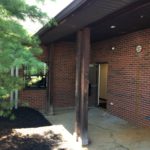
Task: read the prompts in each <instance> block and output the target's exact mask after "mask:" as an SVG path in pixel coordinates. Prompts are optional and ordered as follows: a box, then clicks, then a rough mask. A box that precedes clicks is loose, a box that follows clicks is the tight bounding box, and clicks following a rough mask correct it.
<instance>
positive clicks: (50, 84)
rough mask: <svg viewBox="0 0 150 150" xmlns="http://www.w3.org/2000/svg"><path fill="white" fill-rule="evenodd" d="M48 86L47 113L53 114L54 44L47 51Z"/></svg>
mask: <svg viewBox="0 0 150 150" xmlns="http://www.w3.org/2000/svg"><path fill="white" fill-rule="evenodd" d="M48 52H49V53H48V87H47V113H49V114H51V115H53V114H54V105H53V74H52V70H53V53H54V45H53V44H51V46H50V48H49V51H48Z"/></svg>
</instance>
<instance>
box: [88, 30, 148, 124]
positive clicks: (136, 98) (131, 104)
mask: <svg viewBox="0 0 150 150" xmlns="http://www.w3.org/2000/svg"><path fill="white" fill-rule="evenodd" d="M137 45H141V46H142V47H143V49H142V52H141V53H139V54H137V53H136V46H137ZM112 47H115V50H112ZM91 55H92V58H91V63H100V62H108V65H109V70H108V89H107V95H108V111H110V112H111V113H112V114H114V115H116V116H119V117H121V118H123V119H126V120H128V121H130V122H133V123H136V124H138V125H141V126H149V127H150V121H148V120H146V119H145V117H146V116H150V29H146V30H143V31H138V32H135V33H131V34H127V35H124V36H120V37H117V38H112V39H110V40H106V41H102V42H97V43H95V44H93V45H92V53H91ZM111 103H113V105H111Z"/></svg>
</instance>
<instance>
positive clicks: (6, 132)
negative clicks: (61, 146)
mask: <svg viewBox="0 0 150 150" xmlns="http://www.w3.org/2000/svg"><path fill="white" fill-rule="evenodd" d="M13 113H14V114H15V116H16V119H15V120H13V121H11V120H9V119H7V118H2V117H0V150H51V149H52V148H53V147H54V146H56V145H57V144H58V143H59V142H60V141H61V136H60V135H56V134H54V133H53V132H51V131H50V132H49V138H45V137H43V136H41V135H38V133H37V134H36V135H32V136H29V135H26V136H23V135H21V134H20V133H17V132H16V131H13V130H12V129H15V128H35V127H42V126H50V125H51V124H50V123H49V122H48V121H47V120H46V119H45V118H44V117H43V115H42V114H41V113H40V112H38V111H36V110H34V109H32V108H28V107H20V108H18V109H17V110H13Z"/></svg>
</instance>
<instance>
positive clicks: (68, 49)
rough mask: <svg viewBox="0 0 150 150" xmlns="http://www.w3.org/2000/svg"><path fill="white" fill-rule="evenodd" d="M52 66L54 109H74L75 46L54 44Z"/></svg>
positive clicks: (63, 43)
mask: <svg viewBox="0 0 150 150" xmlns="http://www.w3.org/2000/svg"><path fill="white" fill-rule="evenodd" d="M52 66H53V67H52V78H53V86H52V87H53V88H52V90H53V91H52V93H53V94H52V95H53V102H54V107H74V106H75V93H74V91H75V44H74V43H69V42H68V43H67V42H61V43H55V44H54V52H53V65H52Z"/></svg>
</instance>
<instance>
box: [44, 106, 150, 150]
mask: <svg viewBox="0 0 150 150" xmlns="http://www.w3.org/2000/svg"><path fill="white" fill-rule="evenodd" d="M88 114H89V115H88V121H89V122H88V126H89V140H90V143H89V146H88V147H85V150H98V149H100V150H148V149H149V147H150V142H149V141H150V140H149V139H150V130H149V129H146V128H138V127H135V125H132V124H130V123H128V122H127V121H124V120H122V119H120V118H118V117H116V116H113V115H111V114H109V113H108V112H106V110H104V109H100V108H90V109H89V110H88ZM46 118H47V119H48V120H49V121H51V122H52V123H53V124H56V125H60V124H61V125H63V126H64V127H65V128H66V129H67V130H68V131H69V132H70V133H71V134H72V135H73V133H74V121H75V111H74V110H72V109H70V110H68V109H67V110H65V109H62V110H59V111H57V113H56V115H54V116H51V115H47V116H46Z"/></svg>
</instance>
